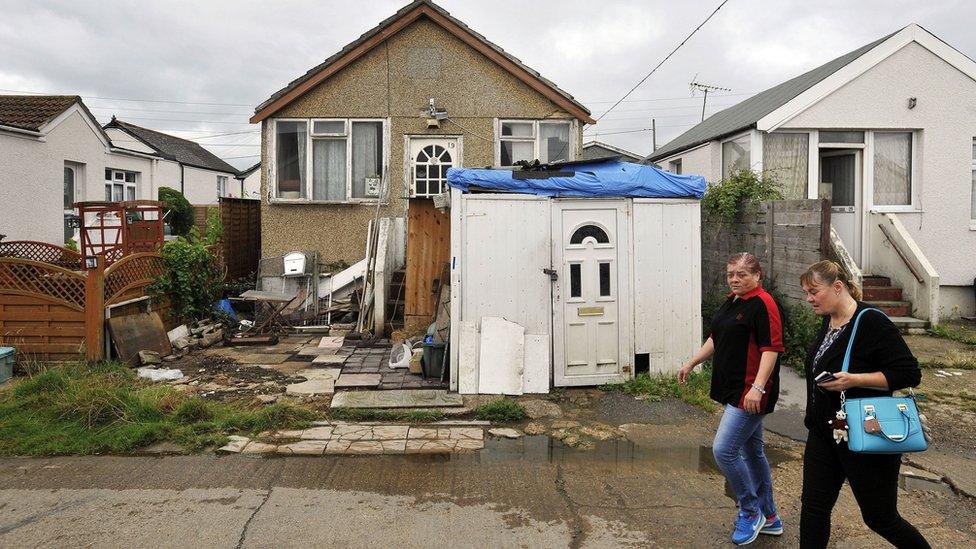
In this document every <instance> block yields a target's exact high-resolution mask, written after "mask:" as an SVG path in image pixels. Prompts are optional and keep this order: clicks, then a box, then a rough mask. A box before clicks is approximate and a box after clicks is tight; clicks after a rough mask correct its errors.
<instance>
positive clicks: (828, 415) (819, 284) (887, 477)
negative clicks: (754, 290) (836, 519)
mask: <svg viewBox="0 0 976 549" xmlns="http://www.w3.org/2000/svg"><path fill="white" fill-rule="evenodd" d="M800 283H801V284H802V286H803V290H804V292H805V293H806V301H807V303H809V304H810V305H811V306H812V307H813V311H814V312H815V313H817V314H818V315H821V316H823V317H824V321H823V326H822V327H821V329H820V333H819V335H818V336H817V340H816V343H815V344H814V345H813V346H812V347H811V349H810V352H809V353H808V355H807V361H806V372H807V412H806V417H805V418H804V423H805V424H806V427H807V429H809V434H808V436H807V446H806V450H805V451H804V453H803V494H802V496H801V498H800V501H801V511H800V547H803V548H814V547H816V548H820V547H826V546H827V540H828V539H829V538H830V513H831V510H832V509H833V507H834V503H836V502H837V496H838V495H839V494H840V489H841V487H842V486H843V484H844V481H845V480H847V481H848V482H849V483H850V485H851V491H852V492H853V493H854V498H855V499H856V500H857V504H858V505H859V506H860V508H861V516H862V517H863V518H864V522H865V524H867V525H868V527H869V528H871V529H872V530H874V531H875V532H877V533H878V534H879V535H880V536H882V537H883V538H885V539H886V540H888V542H890V543H891V544H893V545H894V546H896V547H929V544H928V542H926V541H925V538H924V537H922V535H921V534H920V533H919V532H918V530H917V529H916V528H915V527H914V526H912V525H911V524H909V523H908V522H907V521H906V520H905V519H903V518H902V517H901V515H899V514H898V472H899V469H900V468H901V454H858V453H854V452H851V451H850V450H848V449H847V443H846V442H837V441H835V440H834V437H833V429H832V428H831V426H830V425H829V423H828V422H829V421H830V420H832V419H835V417H836V414H837V411H838V410H840V392H841V391H845V392H846V393H845V394H846V396H847V398H861V397H868V396H879V395H891V392H892V391H895V390H898V389H904V388H907V387H914V386H916V385H918V383H919V381H921V379H922V373H921V370H919V367H918V360H917V359H916V358H915V357H914V356H913V355H912V352H911V350H910V349H909V348H908V345H906V344H905V340H904V339H902V337H901V334H900V333H899V332H898V328H897V327H895V325H894V324H893V323H892V322H891V320H889V319H888V317H886V316H884V315H880V314H876V313H870V314H866V315H864V316H863V317H861V322H860V324H859V325H858V329H857V336H856V338H855V341H854V346H853V348H852V351H851V362H850V367H849V370H848V372H846V373H845V372H841V371H840V370H841V365H842V363H843V360H844V351H845V350H846V349H847V343H848V341H850V336H851V326H853V323H852V320H853V319H854V317H855V316H857V314H858V313H859V312H861V311H862V310H864V309H865V308H867V307H868V305H867V304H865V303H862V302H861V301H859V300H860V298H861V290H860V288H858V287H857V285H856V284H854V283H852V282H851V281H849V280H848V279H847V276H846V274H845V273H844V271H843V270H842V269H841V268H840V266H839V265H838V264H836V263H834V262H832V261H821V262H819V263H816V264H814V265H811V266H810V268H809V269H807V271H806V272H805V273H804V274H803V276H802V277H800ZM824 371H827V372H832V373H833V375H834V377H835V379H834V380H833V381H827V382H823V383H814V381H813V378H814V377H816V376H817V374H819V373H821V372H824Z"/></svg>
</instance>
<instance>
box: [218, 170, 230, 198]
mask: <svg viewBox="0 0 976 549" xmlns="http://www.w3.org/2000/svg"><path fill="white" fill-rule="evenodd" d="M227 181H228V177H227V176H226V175H218V176H217V198H220V197H222V196H227Z"/></svg>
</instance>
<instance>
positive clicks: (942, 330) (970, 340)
mask: <svg viewBox="0 0 976 549" xmlns="http://www.w3.org/2000/svg"><path fill="white" fill-rule="evenodd" d="M929 334H931V335H933V336H935V337H941V338H942V339H951V340H952V341H958V342H959V343H965V344H966V345H973V346H976V335H974V334H973V330H972V329H966V328H963V327H960V326H953V325H951V324H940V325H938V326H932V327H931V328H929Z"/></svg>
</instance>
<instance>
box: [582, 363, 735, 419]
mask: <svg viewBox="0 0 976 549" xmlns="http://www.w3.org/2000/svg"><path fill="white" fill-rule="evenodd" d="M711 382H712V372H711V369H709V368H705V369H703V370H702V371H701V372H692V373H691V375H690V376H688V379H687V381H686V382H685V384H684V385H680V384H679V383H678V378H677V376H668V375H654V376H652V375H650V374H640V375H638V376H636V377H635V378H633V379H630V380H628V381H625V382H624V383H616V384H608V385H602V386H601V387H600V389H601V390H603V391H620V392H622V393H627V394H628V395H632V396H640V397H643V398H645V399H647V400H650V401H652V402H659V401H661V400H662V399H664V398H676V399H678V400H681V401H683V402H687V403H688V404H691V405H692V406H697V407H699V408H701V409H703V410H706V411H708V412H714V411H715V410H717V409H718V405H717V404H715V402H714V401H713V400H712V399H711V398H710V397H709V396H708V391H709V388H710V386H711Z"/></svg>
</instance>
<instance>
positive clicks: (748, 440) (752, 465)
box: [712, 404, 776, 517]
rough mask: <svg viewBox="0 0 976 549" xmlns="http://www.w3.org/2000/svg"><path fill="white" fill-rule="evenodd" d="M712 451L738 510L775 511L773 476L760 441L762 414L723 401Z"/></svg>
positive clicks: (768, 514) (767, 514)
mask: <svg viewBox="0 0 976 549" xmlns="http://www.w3.org/2000/svg"><path fill="white" fill-rule="evenodd" d="M712 452H713V453H714V454H715V462H716V463H717V464H718V467H719V469H721V470H722V473H723V474H725V478H726V479H728V481H729V484H730V485H731V486H732V491H733V492H735V497H736V499H738V500H739V511H741V512H743V513H746V514H748V515H750V516H753V515H755V514H756V513H760V512H761V513H763V515H764V516H767V517H768V516H772V515H775V514H776V504H775V503H774V502H773V477H772V475H770V473H769V462H768V461H766V452H765V444H764V443H763V415H762V414H750V413H749V412H746V411H745V410H742V409H740V408H736V407H735V406H733V405H731V404H726V405H725V413H724V414H722V420H721V422H719V424H718V431H716V432H715V441H714V442H713V443H712Z"/></svg>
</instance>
